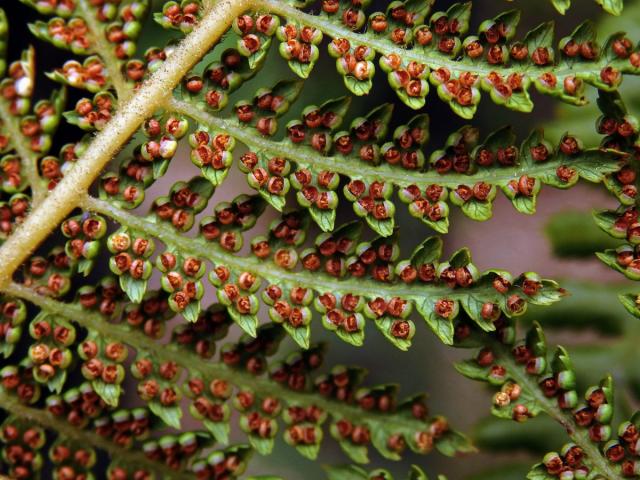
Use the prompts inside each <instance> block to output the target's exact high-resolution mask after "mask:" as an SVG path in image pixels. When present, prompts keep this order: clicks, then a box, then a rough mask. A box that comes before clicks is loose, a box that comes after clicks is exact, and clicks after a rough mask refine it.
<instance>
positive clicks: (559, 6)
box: [551, 0, 571, 15]
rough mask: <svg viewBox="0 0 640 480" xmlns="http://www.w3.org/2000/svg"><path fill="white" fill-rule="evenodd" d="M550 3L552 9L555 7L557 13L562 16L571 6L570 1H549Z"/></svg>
mask: <svg viewBox="0 0 640 480" xmlns="http://www.w3.org/2000/svg"><path fill="white" fill-rule="evenodd" d="M551 3H552V4H553V6H554V7H556V10H558V12H560V13H562V14H563V15H564V13H565V12H566V11H567V9H568V8H569V7H570V6H571V0H551Z"/></svg>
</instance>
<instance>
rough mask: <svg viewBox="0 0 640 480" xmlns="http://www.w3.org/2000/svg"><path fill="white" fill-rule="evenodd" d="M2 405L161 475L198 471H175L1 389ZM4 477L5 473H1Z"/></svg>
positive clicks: (189, 479) (185, 477)
mask: <svg viewBox="0 0 640 480" xmlns="http://www.w3.org/2000/svg"><path fill="white" fill-rule="evenodd" d="M0 408H1V409H2V410H5V411H8V412H11V414H13V415H15V416H16V417H18V418H20V419H24V420H30V421H32V422H34V423H36V424H38V425H40V426H41V427H42V428H45V429H47V430H51V431H54V432H56V433H57V434H58V435H59V436H60V437H61V438H64V439H70V440H74V441H76V442H78V443H80V444H82V445H85V446H91V447H95V448H98V449H100V450H104V451H105V452H108V453H109V455H110V456H111V458H113V459H117V460H122V461H124V462H126V463H128V464H131V465H135V466H137V467H142V468H145V469H148V470H151V471H152V472H154V473H155V474H156V475H158V478H171V479H175V480H194V479H195V475H192V474H190V473H186V472H172V471H170V470H168V469H167V467H166V466H165V465H163V464H160V463H158V462H154V461H153V460H151V459H149V458H147V456H146V455H145V454H144V453H142V451H140V450H127V449H126V448H122V447H119V446H118V445H116V444H115V443H113V442H110V441H109V440H107V439H106V438H104V437H101V436H100V435H98V434H97V433H94V432H91V431H87V430H81V429H79V428H76V427H74V426H72V425H70V424H68V423H67V422H65V421H64V420H61V419H60V418H58V417H56V416H54V415H52V414H51V413H50V412H48V411H46V410H42V409H39V408H32V407H27V406H26V405H23V404H21V403H20V402H18V401H17V400H16V399H14V398H12V397H10V396H9V395H7V394H5V393H2V392H0ZM0 478H2V477H0Z"/></svg>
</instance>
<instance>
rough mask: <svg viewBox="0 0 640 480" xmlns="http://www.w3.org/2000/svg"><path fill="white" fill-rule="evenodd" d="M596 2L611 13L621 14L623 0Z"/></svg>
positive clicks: (597, 0) (598, 0) (599, 0)
mask: <svg viewBox="0 0 640 480" xmlns="http://www.w3.org/2000/svg"><path fill="white" fill-rule="evenodd" d="M596 3H597V4H598V5H601V6H602V8H603V9H604V10H605V12H607V13H610V14H611V15H621V14H622V9H623V8H624V2H623V0H596Z"/></svg>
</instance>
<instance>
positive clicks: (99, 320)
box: [6, 283, 425, 431]
mask: <svg viewBox="0 0 640 480" xmlns="http://www.w3.org/2000/svg"><path fill="white" fill-rule="evenodd" d="M6 292H7V293H8V294H9V295H13V296H15V297H20V298H23V299H24V300H27V301H29V302H31V303H33V304H34V305H36V306H38V307H40V308H41V309H42V310H45V311H47V312H50V313H52V314H56V315H61V316H63V317H65V318H68V319H70V320H72V321H74V322H75V323H77V324H78V325H82V326H83V327H86V328H88V329H91V330H92V331H96V332H98V333H99V334H100V335H102V336H104V337H106V338H111V339H113V340H116V341H118V342H122V343H126V344H127V345H130V346H132V347H134V348H135V349H136V350H138V351H142V352H145V353H148V354H150V355H152V356H153V357H154V358H155V359H156V360H157V361H158V362H160V363H162V362H169V361H171V362H176V363H177V364H179V365H180V366H181V367H183V368H184V369H185V370H187V371H190V372H199V373H200V374H201V375H202V376H203V377H205V378H206V379H208V381H211V380H213V379H219V380H225V381H228V382H229V383H232V384H233V385H236V386H237V387H240V388H248V389H250V390H252V391H253V392H254V393H256V395H259V396H265V397H266V396H273V397H276V398H286V399H287V400H288V401H289V402H290V403H300V404H302V405H307V406H308V405H315V406H317V407H320V408H322V409H323V410H325V411H327V412H329V413H331V414H334V415H336V416H338V417H345V418H348V419H349V420H350V421H352V422H372V421H373V422H379V423H380V424H382V423H384V424H385V425H387V426H391V427H392V428H393V427H396V428H398V429H400V428H408V429H412V430H413V431H419V430H421V429H424V428H425V425H424V423H423V422H422V421H421V420H418V419H414V418H410V417H406V416H403V415H399V414H382V413H379V412H376V411H367V410H363V409H362V408H360V407H358V406H355V405H349V404H346V403H343V402H339V401H336V400H333V399H330V398H325V397H323V396H321V395H318V394H317V393H316V392H299V391H294V390H290V389H288V388H286V387H284V386H282V385H281V384H279V383H277V382H274V381H272V380H270V379H268V378H266V377H256V376H254V375H251V374H249V373H246V372H242V371H239V370H236V369H233V368H230V367H228V366H227V365H225V364H224V363H221V362H212V361H211V360H209V359H203V358H202V357H200V356H198V355H196V354H195V353H192V352H190V351H189V350H187V349H185V348H183V347H180V346H178V345H175V344H168V345H162V344H159V343H157V342H155V341H154V340H152V339H150V338H149V337H147V336H146V335H144V334H143V333H141V332H140V331H137V330H133V329H131V328H130V327H128V326H126V325H120V324H110V323H107V322H106V321H105V320H104V317H102V316H100V315H99V314H96V313H92V312H87V311H86V310H83V309H82V308H81V307H80V306H78V305H75V304H67V303H62V302H59V301H57V300H53V299H51V298H48V297H43V296H41V295H38V294H37V293H36V292H35V291H33V290H32V289H30V288H28V287H25V286H22V285H19V284H15V283H12V284H10V285H9V286H8V287H7V288H6Z"/></svg>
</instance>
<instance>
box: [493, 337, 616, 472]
mask: <svg viewBox="0 0 640 480" xmlns="http://www.w3.org/2000/svg"><path fill="white" fill-rule="evenodd" d="M492 350H493V351H494V352H496V353H497V354H498V355H499V356H500V364H501V365H502V366H504V367H505V368H506V369H507V371H508V372H509V374H510V376H511V378H512V379H513V380H514V381H515V382H516V383H517V384H518V385H520V386H521V387H522V388H523V389H524V390H526V391H528V392H529V393H530V394H531V396H532V397H533V398H534V399H535V401H536V402H537V403H538V405H539V406H540V408H541V409H542V410H543V411H544V412H545V413H546V414H547V415H549V416H550V417H551V418H553V419H554V420H555V421H557V422H558V423H560V425H562V426H563V427H564V428H565V430H566V431H567V435H568V436H569V438H571V440H572V441H573V442H574V443H575V444H576V445H578V446H579V447H580V448H582V450H583V451H584V453H585V456H586V462H587V463H588V464H589V465H590V466H591V468H593V469H594V470H596V471H597V472H598V473H600V474H602V475H604V476H605V478H607V479H608V480H618V479H619V480H622V479H623V477H622V476H621V475H619V474H618V473H617V472H616V471H615V469H613V468H612V466H611V465H610V464H609V462H608V460H607V459H606V458H605V457H604V456H603V455H602V452H601V451H600V449H599V448H598V445H597V444H596V443H594V442H592V441H591V439H590V438H589V431H588V430H587V429H585V428H582V427H579V426H578V425H576V423H575V421H574V419H573V415H572V414H571V412H567V411H565V410H562V409H561V408H560V407H559V406H558V404H557V401H556V399H555V398H547V397H545V396H544V394H543V393H542V390H541V389H540V386H539V385H538V383H537V382H536V380H535V378H534V377H532V376H531V375H528V374H526V373H525V372H524V370H523V368H522V366H521V365H518V364H517V363H516V362H515V360H514V359H513V356H512V355H511V352H510V351H509V347H507V346H505V345H504V344H502V343H499V342H492Z"/></svg>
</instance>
